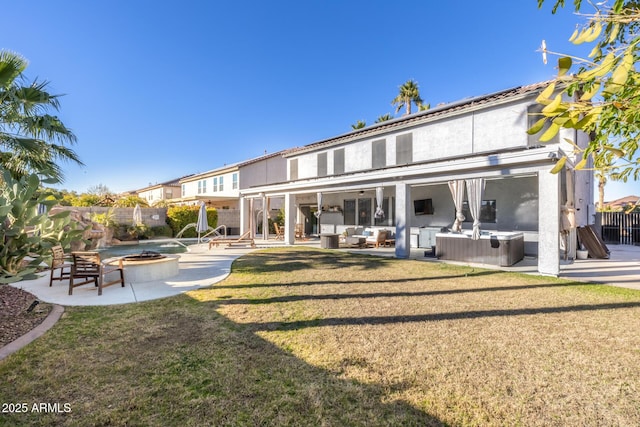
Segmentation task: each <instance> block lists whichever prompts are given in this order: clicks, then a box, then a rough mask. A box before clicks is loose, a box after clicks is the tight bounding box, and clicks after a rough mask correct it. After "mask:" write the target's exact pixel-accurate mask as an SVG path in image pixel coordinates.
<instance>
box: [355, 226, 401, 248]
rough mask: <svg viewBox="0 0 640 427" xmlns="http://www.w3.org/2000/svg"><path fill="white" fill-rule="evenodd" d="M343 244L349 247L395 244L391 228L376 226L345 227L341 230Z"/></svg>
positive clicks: (376, 246)
mask: <svg viewBox="0 0 640 427" xmlns="http://www.w3.org/2000/svg"><path fill="white" fill-rule="evenodd" d="M343 238H344V244H345V245H346V246H350V247H360V248H363V247H367V246H371V247H375V248H379V247H384V246H393V245H394V244H395V235H394V233H393V231H392V230H389V229H386V228H376V227H366V228H364V227H347V228H346V229H345V230H344V232H343Z"/></svg>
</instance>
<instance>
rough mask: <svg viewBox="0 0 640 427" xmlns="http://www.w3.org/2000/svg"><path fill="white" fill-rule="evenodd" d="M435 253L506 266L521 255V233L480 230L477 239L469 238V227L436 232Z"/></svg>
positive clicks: (513, 262) (440, 257)
mask: <svg viewBox="0 0 640 427" xmlns="http://www.w3.org/2000/svg"><path fill="white" fill-rule="evenodd" d="M436 257H438V258H439V259H443V260H450V261H463V262H473V263H480V264H490V265H499V266H501V267H507V266H510V265H513V264H515V263H517V262H518V261H520V260H521V259H522V258H524V234H523V233H519V232H507V231H498V232H486V231H484V232H482V234H481V236H480V239H479V240H473V239H472V238H471V231H467V230H465V231H463V232H462V233H437V234H436Z"/></svg>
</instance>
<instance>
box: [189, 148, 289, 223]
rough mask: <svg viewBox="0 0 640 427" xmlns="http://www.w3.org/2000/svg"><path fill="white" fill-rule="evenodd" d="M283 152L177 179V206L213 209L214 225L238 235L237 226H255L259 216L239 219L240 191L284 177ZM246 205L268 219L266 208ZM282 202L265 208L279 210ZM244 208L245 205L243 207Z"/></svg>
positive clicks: (280, 180)
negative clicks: (194, 205) (200, 205)
mask: <svg viewBox="0 0 640 427" xmlns="http://www.w3.org/2000/svg"><path fill="white" fill-rule="evenodd" d="M283 154H284V151H280V152H276V153H271V154H265V155H263V156H260V157H256V158H253V159H249V160H245V161H242V162H238V163H234V164H231V165H225V166H222V167H220V168H217V169H213V170H210V171H207V172H204V173H198V174H194V175H190V176H188V177H186V178H183V179H181V180H180V186H181V194H180V199H179V203H180V204H198V205H199V204H200V203H205V204H206V205H207V206H211V207H215V208H217V209H218V210H219V211H218V224H219V225H220V224H224V225H226V226H227V228H228V229H229V230H232V231H231V232H232V234H236V233H237V232H239V231H238V230H239V229H240V228H242V227H240V223H241V222H242V223H247V224H248V223H249V221H250V220H251V223H252V224H255V223H257V222H258V221H259V220H261V219H262V218H263V215H258V216H256V215H253V216H252V217H251V218H249V217H246V218H243V217H241V215H242V212H248V210H240V191H241V190H242V189H244V188H250V187H255V186H258V185H265V184H270V183H274V182H282V181H284V180H286V178H287V166H286V160H285V158H284V157H283ZM245 202H246V203H250V204H251V207H252V210H260V214H262V213H263V212H264V215H265V218H266V216H268V214H269V213H268V212H267V210H266V209H262V205H261V204H259V203H253V201H249V200H246V201H245ZM281 206H282V203H281V202H279V201H278V200H277V199H276V200H273V202H272V203H270V205H269V209H271V210H277V209H280V208H281ZM247 207H248V205H247Z"/></svg>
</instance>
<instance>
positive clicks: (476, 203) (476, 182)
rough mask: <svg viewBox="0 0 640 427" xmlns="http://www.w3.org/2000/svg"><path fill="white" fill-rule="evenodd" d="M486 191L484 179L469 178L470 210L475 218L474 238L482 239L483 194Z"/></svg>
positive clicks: (472, 236)
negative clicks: (481, 213) (481, 211)
mask: <svg viewBox="0 0 640 427" xmlns="http://www.w3.org/2000/svg"><path fill="white" fill-rule="evenodd" d="M483 193H484V179H483V178H474V179H468V180H467V195H468V196H469V211H470V212H471V217H472V218H473V234H472V235H471V238H472V239H473V240H478V239H480V210H481V209H482V194H483Z"/></svg>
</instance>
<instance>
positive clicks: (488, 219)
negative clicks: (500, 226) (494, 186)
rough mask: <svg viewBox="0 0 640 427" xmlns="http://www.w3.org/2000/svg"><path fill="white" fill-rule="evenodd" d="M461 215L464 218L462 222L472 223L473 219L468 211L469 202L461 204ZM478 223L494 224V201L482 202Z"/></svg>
mask: <svg viewBox="0 0 640 427" xmlns="http://www.w3.org/2000/svg"><path fill="white" fill-rule="evenodd" d="M462 214H463V215H464V217H465V219H464V222H473V217H472V216H471V211H470V210H469V202H468V201H467V200H465V201H464V202H462ZM454 215H455V214H454ZM480 222H484V223H494V224H495V223H496V201H495V200H483V201H482V206H481V207H480Z"/></svg>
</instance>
